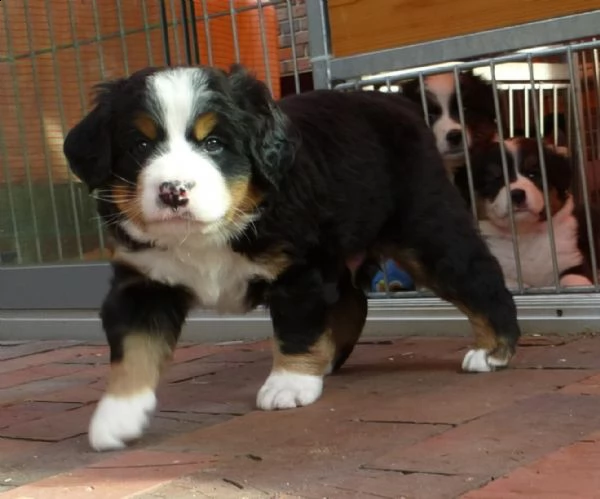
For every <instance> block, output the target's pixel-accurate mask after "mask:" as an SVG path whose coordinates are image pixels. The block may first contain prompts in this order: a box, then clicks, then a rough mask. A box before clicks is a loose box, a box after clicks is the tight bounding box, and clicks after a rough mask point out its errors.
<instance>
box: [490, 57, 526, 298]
mask: <svg viewBox="0 0 600 499" xmlns="http://www.w3.org/2000/svg"><path fill="white" fill-rule="evenodd" d="M490 74H491V76H492V78H491V79H492V94H493V96H494V109H495V111H496V116H500V99H499V98H498V83H497V81H496V65H495V63H494V61H491V62H490ZM498 141H499V143H500V157H501V159H502V175H503V177H504V185H505V186H506V195H507V197H508V199H507V201H508V215H509V220H510V230H511V234H512V238H513V255H514V257H515V269H516V271H517V287H518V290H519V293H523V272H522V269H521V253H520V251H519V233H518V232H517V225H516V223H515V214H514V212H513V204H512V198H511V196H510V178H509V176H508V161H507V159H506V147H505V144H504V130H503V129H502V127H501V126H499V127H498Z"/></svg>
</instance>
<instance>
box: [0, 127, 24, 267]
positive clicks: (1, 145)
mask: <svg viewBox="0 0 600 499" xmlns="http://www.w3.org/2000/svg"><path fill="white" fill-rule="evenodd" d="M0 158H2V173H3V174H4V178H5V179H6V197H7V198H8V209H9V211H10V221H11V225H12V231H13V241H14V243H15V250H16V252H17V263H23V254H22V252H21V241H20V240H19V222H18V221H17V210H16V209H15V195H14V193H13V189H12V187H13V186H12V175H11V173H10V167H9V164H8V151H7V150H6V141H5V140H4V131H3V129H2V127H1V126H0Z"/></svg>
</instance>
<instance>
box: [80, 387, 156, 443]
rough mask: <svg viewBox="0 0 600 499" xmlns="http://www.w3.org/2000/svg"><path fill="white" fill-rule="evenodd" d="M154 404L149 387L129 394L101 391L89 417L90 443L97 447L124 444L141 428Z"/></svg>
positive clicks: (145, 423) (145, 424) (141, 431)
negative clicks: (101, 395) (119, 394)
mask: <svg viewBox="0 0 600 499" xmlns="http://www.w3.org/2000/svg"><path fill="white" fill-rule="evenodd" d="M155 407H156V395H154V392H153V391H152V390H146V391H144V392H142V393H138V394H136V395H131V396H129V397H115V396H114V395H108V394H106V395H104V396H103V397H102V398H101V399H100V402H98V406H97V407H96V411H95V412H94V415H93V416H92V420H91V421H90V427H89V432H88V438H89V441H90V445H91V446H92V447H93V448H94V449H95V450H97V451H102V450H113V449H122V448H124V447H125V445H126V442H128V441H129V440H133V439H136V438H138V437H139V436H140V435H141V434H142V433H143V432H144V429H145V428H146V426H148V423H149V419H150V415H151V414H152V412H153V411H154V409H155Z"/></svg>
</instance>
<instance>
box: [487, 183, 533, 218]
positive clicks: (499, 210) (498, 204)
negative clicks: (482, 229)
mask: <svg viewBox="0 0 600 499" xmlns="http://www.w3.org/2000/svg"><path fill="white" fill-rule="evenodd" d="M514 189H522V190H523V191H525V199H526V203H527V209H528V212H521V213H516V214H515V222H516V223H517V224H518V223H519V222H538V221H539V214H540V213H542V211H543V210H544V193H543V192H542V191H540V189H538V187H537V186H536V185H535V184H534V183H533V182H532V181H531V180H529V179H528V178H527V177H524V176H523V175H521V174H517V180H516V181H514V182H512V183H511V184H510V190H514ZM510 190H507V189H506V187H502V189H500V191H499V192H498V195H497V196H496V199H494V201H492V202H491V203H487V205H486V211H487V215H488V217H489V218H490V219H491V220H494V221H496V222H499V225H501V226H506V227H510V219H509V218H508V216H509V215H508V211H509V204H508V196H509V194H510ZM515 208H516V206H514V203H513V209H515ZM502 219H505V220H504V221H503V222H501V221H502Z"/></svg>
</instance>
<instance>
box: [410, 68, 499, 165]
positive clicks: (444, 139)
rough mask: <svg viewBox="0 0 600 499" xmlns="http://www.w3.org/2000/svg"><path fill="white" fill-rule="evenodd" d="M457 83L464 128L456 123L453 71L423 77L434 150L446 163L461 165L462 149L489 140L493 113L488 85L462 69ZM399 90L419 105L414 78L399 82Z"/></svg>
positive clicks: (458, 117)
mask: <svg viewBox="0 0 600 499" xmlns="http://www.w3.org/2000/svg"><path fill="white" fill-rule="evenodd" d="M459 83H460V90H461V97H462V104H463V112H464V119H465V128H466V129H465V130H464V131H463V129H462V127H461V124H460V111H459V101H458V95H457V92H456V82H455V78H454V73H441V74H434V75H428V76H426V77H425V78H424V86H425V97H426V100H427V113H428V119H429V125H430V126H431V129H432V131H433V133H434V135H435V138H436V144H437V148H438V151H439V152H440V153H441V154H442V156H443V158H444V160H445V162H446V164H448V163H456V164H457V165H462V164H464V160H465V158H464V149H465V145H466V146H467V148H470V147H472V146H473V144H474V143H475V142H480V141H487V140H489V139H490V138H491V137H492V136H493V135H494V132H495V127H496V125H495V121H496V114H495V110H494V100H493V99H494V98H493V93H492V89H491V86H490V85H489V84H488V83H487V82H485V81H484V80H482V79H481V78H479V77H478V76H475V75H473V73H472V72H470V71H469V72H464V73H461V74H460V75H459ZM402 88H403V93H404V94H405V95H407V97H409V98H410V99H411V100H413V101H415V102H417V103H418V104H420V105H421V104H422V98H421V92H420V85H419V82H418V80H412V81H410V82H408V83H406V84H404V85H402Z"/></svg>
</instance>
